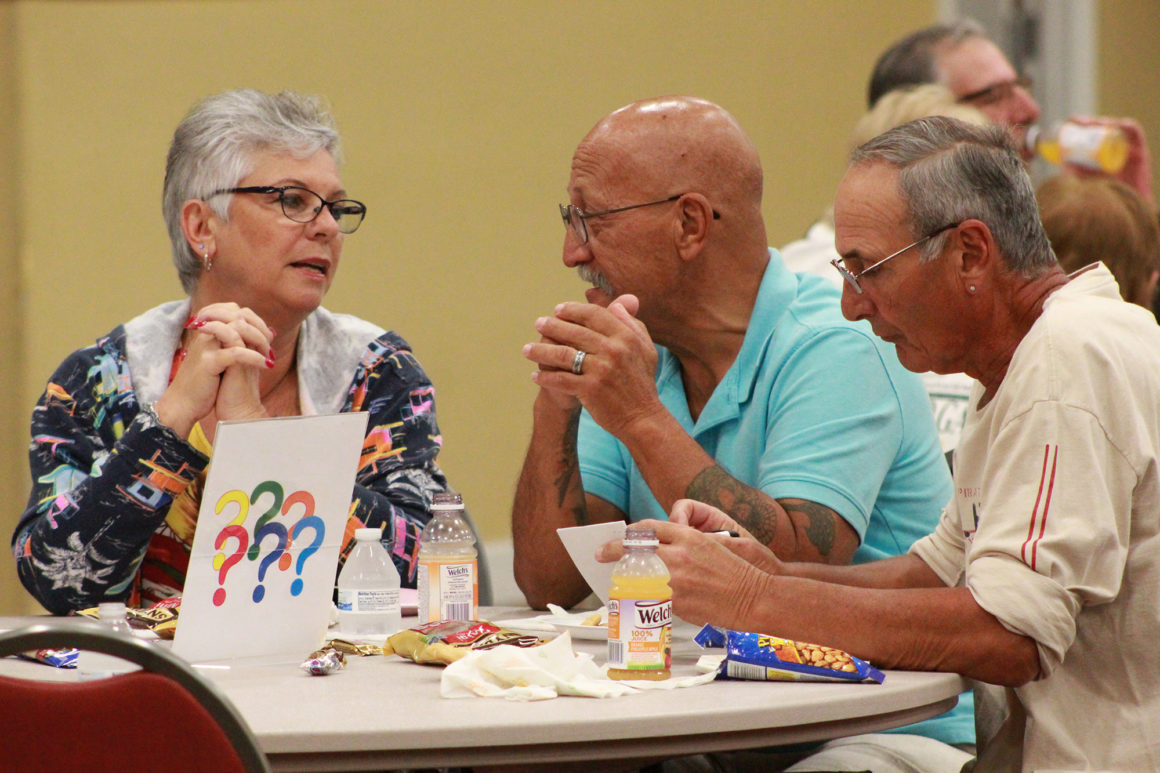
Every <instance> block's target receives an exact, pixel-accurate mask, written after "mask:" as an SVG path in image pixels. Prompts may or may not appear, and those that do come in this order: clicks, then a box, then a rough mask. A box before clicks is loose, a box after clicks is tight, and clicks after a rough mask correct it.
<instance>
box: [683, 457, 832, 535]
mask: <svg viewBox="0 0 1160 773" xmlns="http://www.w3.org/2000/svg"><path fill="white" fill-rule="evenodd" d="M685 496H687V497H688V498H690V499H696V500H698V501H701V502H704V503H706V504H709V505H713V506H714V507H716V508H718V509H720V510H723V511H724V512H725V513H726V514H727V515H728V516H729V517H730V518H732V519H733V520H735V521H737V522H738V523H739V524H741V525H742V526H744V527H745V528H746V529H747V530H748V531H749V533H750V534H752V535H753V536H754V537H756V538H757V539H758V540H760V541H761V542H762V543H764V544H766V545H770V546H772V545H773V542H774V538H775V537H776V536H777V508H775V507H774V506H773V504H772V503H771V502H770V501H769V500H768V499H767V498H766V497H765V496H763V495H762V494H761V492H759V491H758V490H757V489H755V488H753V487H752V486H747V485H745V484H744V483H742V482H741V481H739V480H737V478H734V477H733V476H732V475H730V474H729V473H728V472H726V471H725V469H724V468H722V467H721V466H720V465H718V464H714V465H712V466H710V467H706V468H705V469H704V470H702V471H701V472H699V473H697V476H696V477H695V478H693V480H692V481H691V482H690V483H689V485H688V488H686V489H685ZM778 504H780V505H781V506H782V507H783V508H784V509H785V511H786V514H787V515H789V517H790V519H791V521H792V520H795V518H794V513H797V514H798V518H797V519H796V520H803V521H805V524H806V526H805V537H806V539H807V540H808V541H809V543H810V544H811V545H813V546H814V548H815V549H816V550H817V551H818V553H820V554H821V555H823V556H828V555H829V554H830V552H831V551H832V550H833V549H834V538H835V536H836V528H835V524H834V518H836V517H837V514H836V513H834V511H833V510H831V509H830V508H828V507H825V506H824V505H819V504H817V503H816V502H809V501H807V500H804V499H779V500H778Z"/></svg>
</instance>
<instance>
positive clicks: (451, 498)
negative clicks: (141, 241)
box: [431, 491, 463, 511]
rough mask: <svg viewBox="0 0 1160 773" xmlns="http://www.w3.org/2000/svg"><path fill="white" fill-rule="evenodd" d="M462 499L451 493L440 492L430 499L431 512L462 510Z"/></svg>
mask: <svg viewBox="0 0 1160 773" xmlns="http://www.w3.org/2000/svg"><path fill="white" fill-rule="evenodd" d="M462 509H463V497H461V496H460V495H459V494H456V493H455V492H453V491H441V492H439V493H438V494H436V495H435V496H434V497H432V499H431V510H433V511H435V510H462Z"/></svg>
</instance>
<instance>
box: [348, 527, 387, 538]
mask: <svg viewBox="0 0 1160 773" xmlns="http://www.w3.org/2000/svg"><path fill="white" fill-rule="evenodd" d="M354 538H355V540H372V539H374V540H381V539H382V538H383V527H382V526H375V527H373V528H371V527H367V528H362V529H355V530H354Z"/></svg>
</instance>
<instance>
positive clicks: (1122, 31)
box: [1097, 0, 1160, 203]
mask: <svg viewBox="0 0 1160 773" xmlns="http://www.w3.org/2000/svg"><path fill="white" fill-rule="evenodd" d="M1157 19H1160V3H1157V2H1156V0H1121V1H1120V2H1116V1H1115V0H1112V1H1111V2H1103V3H1100V4H1099V19H1098V21H1099V61H1100V67H1099V79H1098V81H1097V85H1098V88H1099V94H1100V112H1101V113H1103V114H1105V115H1117V116H1132V117H1133V118H1135V119H1136V120H1137V121H1139V122H1140V123H1141V124H1142V125H1143V127H1144V132H1145V134H1146V135H1147V136H1148V138H1149V141H1150V143H1151V150H1152V163H1153V168H1152V189H1153V191H1154V193H1155V195H1156V198H1157V203H1160V168H1158V165H1160V96H1158V95H1160V37H1157V35H1156V20H1157Z"/></svg>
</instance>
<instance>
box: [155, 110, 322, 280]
mask: <svg viewBox="0 0 1160 773" xmlns="http://www.w3.org/2000/svg"><path fill="white" fill-rule="evenodd" d="M320 150H326V151H329V152H330V154H331V155H332V156H334V160H335V162H336V163H338V162H340V161H341V143H340V140H339V136H338V131H337V129H335V125H334V119H333V117H332V116H331V115H330V112H329V111H328V109H327V108H326V106H325V105H324V103H323V101H322V100H321V99H320V98H318V97H313V96H307V95H303V94H298V93H295V92H293V91H283V92H280V93H278V94H265V93H263V92H261V91H256V90H254V89H235V90H232V91H224V92H222V93H220V94H215V95H213V96H210V97H206V98H205V99H203V100H201V101H200V102H198V103H197V104H195V105H194V106H193V107H192V108H191V109H190V111H189V113H187V114H186V116H185V118H184V119H182V121H181V123H180V124H178V125H177V130H176V131H174V133H173V142H172V143H171V144H170V146H169V155H168V157H167V158H166V162H165V186H164V188H163V190H162V194H161V209H162V213H163V214H164V216H165V227H166V228H167V229H168V230H169V240H170V242H171V243H172V249H173V263H174V265H175V266H176V267H177V275H178V277H179V278H180V279H181V286H182V287H183V288H184V289H185V291H186V292H187V293H192V292H193V290H194V289H195V288H196V287H197V280H198V276H199V275H200V273H201V260H200V257H199V256H198V255H197V253H196V252H194V250H193V249H192V247H191V246H190V245H189V243H188V242H187V241H186V239H185V234H184V233H182V230H181V208H182V205H183V204H184V203H185V202H186V201H188V200H189V199H205V198H206V197H207V196H209V195H210V194H211V193H213V192H214V191H217V190H221V189H222V188H232V187H234V186H236V185H237V184H238V181H239V180H241V179H242V178H243V177H245V176H246V175H247V174H248V173H249V172H250V170H251V168H252V161H253V158H254V154H255V153H257V152H260V151H274V152H279V153H290V154H293V155H295V156H300V157H302V158H306V157H309V156H311V155H313V154H315V153H317V152H318V151H320ZM232 198H233V197H232V196H229V195H222V196H217V197H214V198H213V199H212V200H209V204H210V206H211V207H212V208H213V211H214V212H215V213H217V215H218V216H219V217H221V218H222V219H223V220H228V217H229V206H230V201H231V200H232Z"/></svg>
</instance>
